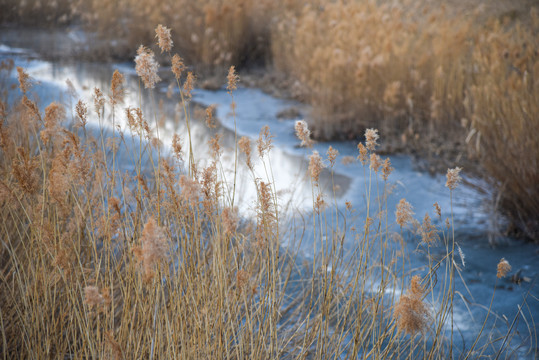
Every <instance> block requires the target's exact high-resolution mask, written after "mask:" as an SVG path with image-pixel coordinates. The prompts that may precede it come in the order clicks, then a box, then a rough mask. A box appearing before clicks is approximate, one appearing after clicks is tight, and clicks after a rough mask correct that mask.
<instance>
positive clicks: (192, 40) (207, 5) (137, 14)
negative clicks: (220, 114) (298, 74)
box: [78, 0, 286, 75]
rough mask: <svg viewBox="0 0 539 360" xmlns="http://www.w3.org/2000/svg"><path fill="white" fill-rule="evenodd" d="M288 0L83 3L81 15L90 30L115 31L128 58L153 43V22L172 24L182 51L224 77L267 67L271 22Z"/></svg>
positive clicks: (203, 69) (105, 33) (199, 68)
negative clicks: (232, 69)
mask: <svg viewBox="0 0 539 360" xmlns="http://www.w3.org/2000/svg"><path fill="white" fill-rule="evenodd" d="M285 2H286V1H267V0H264V1H253V0H233V1H220V0H203V1H189V0H179V1H177V0H164V1H156V0H152V1H145V2H141V1H137V0H128V1H123V2H110V1H103V0H91V1H86V2H83V3H82V4H80V6H79V7H78V12H79V13H80V14H81V16H82V18H83V20H84V22H85V24H87V26H89V28H90V29H94V30H96V31H97V32H98V33H99V34H101V35H102V36H103V37H105V38H109V37H110V34H111V33H114V34H115V37H116V38H117V39H121V41H120V44H121V46H122V49H115V51H118V52H123V53H124V55H125V54H130V52H131V51H132V50H131V49H133V48H134V47H135V46H138V44H139V43H140V42H141V41H142V42H144V43H149V42H150V41H151V40H152V39H151V35H149V34H151V33H152V30H153V28H152V25H149V24H154V23H163V24H171V25H173V26H174V29H175V32H174V34H173V41H174V44H175V46H176V49H178V52H179V53H181V54H182V56H183V57H184V58H185V60H186V61H187V62H188V63H190V64H194V66H196V69H197V71H198V72H200V73H201V74H205V75H212V74H216V73H217V74H223V73H224V71H226V69H228V68H229V67H230V66H231V65H235V66H240V67H244V66H247V65H250V66H252V65H253V64H258V65H261V66H264V65H265V64H266V63H267V62H268V60H269V58H268V56H269V31H270V25H271V20H272V17H273V14H276V13H277V12H278V11H279V9H280V8H281V6H284V5H282V4H283V3H285ZM119 19H120V21H119Z"/></svg>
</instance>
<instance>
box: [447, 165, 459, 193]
mask: <svg viewBox="0 0 539 360" xmlns="http://www.w3.org/2000/svg"><path fill="white" fill-rule="evenodd" d="M461 170H462V168H459V167H456V168H454V169H447V182H446V183H445V186H447V187H448V188H449V189H450V190H455V189H456V188H457V186H458V184H459V183H460V182H461V181H462V178H461V177H460V176H459V173H460V171H461Z"/></svg>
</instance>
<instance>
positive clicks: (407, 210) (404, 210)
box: [395, 199, 414, 227]
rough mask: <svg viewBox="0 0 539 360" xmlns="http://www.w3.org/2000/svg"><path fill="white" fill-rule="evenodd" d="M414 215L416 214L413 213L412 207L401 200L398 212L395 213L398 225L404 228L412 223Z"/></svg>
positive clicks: (404, 200)
mask: <svg viewBox="0 0 539 360" xmlns="http://www.w3.org/2000/svg"><path fill="white" fill-rule="evenodd" d="M413 215H414V212H413V211H412V205H411V204H410V203H409V202H408V201H406V199H401V200H400V201H399V203H398V204H397V211H396V212H395V217H396V218H397V224H399V225H400V226H401V227H404V226H405V225H406V224H408V223H409V222H411V221H412V216H413Z"/></svg>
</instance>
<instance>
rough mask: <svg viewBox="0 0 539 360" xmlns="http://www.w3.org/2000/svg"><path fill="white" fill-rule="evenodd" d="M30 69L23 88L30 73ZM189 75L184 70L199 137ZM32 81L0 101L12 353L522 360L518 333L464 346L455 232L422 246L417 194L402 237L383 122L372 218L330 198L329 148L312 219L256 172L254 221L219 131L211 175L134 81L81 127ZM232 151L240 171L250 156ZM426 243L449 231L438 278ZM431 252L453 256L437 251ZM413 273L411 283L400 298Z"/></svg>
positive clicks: (266, 154)
mask: <svg viewBox="0 0 539 360" xmlns="http://www.w3.org/2000/svg"><path fill="white" fill-rule="evenodd" d="M169 56H170V55H169ZM150 70H151V69H150ZM150 72H151V71H150ZM20 74H21V79H23V80H24V79H26V77H25V72H24V70H22V69H21V70H20ZM230 74H231V75H230V76H229V91H230V95H231V101H233V83H234V81H230V80H231V79H232V80H236V79H237V77H236V75H235V73H234V72H233V69H231V72H230ZM141 75H142V76H149V77H150V78H152V76H151V75H152V74H150V73H149V72H141ZM185 82H188V78H187V77H185V76H183V77H178V83H177V85H178V88H179V89H182V88H183V89H184V92H182V93H181V94H182V95H181V98H180V99H178V100H179V101H180V102H181V104H182V105H183V108H184V110H185V121H186V123H187V127H188V129H189V124H190V121H191V118H190V110H189V103H188V101H189V97H188V96H186V94H184V93H185V92H187V91H188V90H189V88H190V86H183V85H184V83H185ZM223 82H224V81H223ZM30 85H31V83H30ZM28 86H29V85H28V84H26V83H24V81H23V83H22V84H21V89H22V90H23V92H21V93H20V94H21V98H20V100H18V101H15V102H14V103H10V104H6V103H5V102H4V101H3V102H2V103H1V104H2V106H1V109H2V112H1V118H0V125H1V127H0V139H1V142H0V152H1V155H2V156H1V157H0V219H2V220H1V221H0V226H1V229H2V234H3V235H2V244H1V245H2V247H1V252H0V257H1V262H0V263H1V264H2V265H1V269H0V279H1V281H0V322H1V326H0V344H1V347H0V349H1V354H2V355H3V356H4V358H13V357H20V358H39V359H41V358H114V359H124V358H148V359H152V358H154V359H163V358H202V359H207V358H209V357H215V356H218V357H222V358H238V359H240V358H254V359H270V358H271V359H276V358H315V359H322V358H337V357H339V358H340V357H347V358H357V357H359V356H361V357H362V358H376V359H379V358H401V357H402V358H404V357H411V358H429V359H430V358H435V359H442V358H444V359H445V358H447V356H448V354H449V356H450V357H452V356H455V357H458V356H461V357H468V356H469V357H473V358H475V357H480V356H481V355H482V354H488V353H493V354H495V353H496V352H498V350H499V352H500V353H503V354H510V352H511V351H512V346H513V345H511V340H513V339H514V337H513V332H512V329H511V328H509V329H508V330H507V329H505V328H503V327H497V328H494V329H492V332H491V333H489V334H485V335H482V330H483V329H481V331H480V332H478V333H477V339H476V341H475V342H474V344H473V347H472V348H468V349H466V348H465V349H462V348H460V347H457V346H455V345H454V344H453V338H454V335H453V329H455V331H456V327H455V326H454V324H453V308H454V303H455V302H454V294H455V282H456V279H457V274H458V272H459V271H460V269H459V268H458V267H457V265H456V262H455V259H454V258H455V249H456V239H455V237H454V235H451V233H452V222H451V221H450V220H448V224H449V225H450V228H446V227H445V226H444V227H441V228H437V227H435V225H433V224H432V223H431V222H430V221H427V220H425V221H424V223H423V225H419V224H417V225H416V226H417V228H418V233H417V236H416V235H411V234H409V233H407V232H402V226H408V225H407V223H408V222H409V221H410V220H411V219H410V216H411V208H410V206H409V204H408V205H406V203H405V202H402V204H403V205H402V206H401V207H400V208H399V209H397V211H400V212H401V214H404V213H403V212H405V213H406V214H407V215H406V216H404V217H402V216H401V220H402V221H401V222H400V225H401V233H400V235H399V234H394V233H393V232H392V231H391V228H392V227H393V224H389V223H388V221H387V216H386V215H385V214H387V212H388V211H394V209H388V208H387V205H386V204H387V202H386V201H385V199H386V197H387V196H388V193H387V192H386V190H387V188H388V183H387V181H386V179H387V177H388V176H390V172H391V166H390V164H389V163H388V162H386V161H382V159H381V158H380V156H379V155H378V154H377V153H376V147H377V145H378V144H377V143H378V141H379V135H378V132H377V131H376V130H373V129H369V131H368V132H367V143H366V147H365V146H364V145H363V144H361V146H359V149H360V156H361V160H362V162H363V170H364V172H365V178H366V179H369V182H368V184H367V185H366V189H365V198H366V204H367V208H366V209H365V212H362V213H361V216H360V215H359V214H357V213H356V211H355V210H354V209H353V207H352V205H351V204H347V210H346V212H345V213H342V212H340V210H339V209H337V208H336V205H332V204H331V203H332V202H331V201H328V202H325V201H324V197H325V194H324V193H323V191H322V189H321V187H320V185H319V183H318V176H319V175H320V173H321V171H330V172H331V171H332V170H331V169H332V166H333V164H334V163H335V161H336V159H337V156H338V154H337V153H336V152H335V151H334V150H332V149H329V150H328V157H329V158H328V162H329V164H330V167H329V169H326V170H324V169H323V168H324V167H325V166H326V161H325V159H322V157H321V155H320V154H318V153H313V155H312V157H311V163H310V165H309V170H310V173H311V175H312V178H311V179H312V192H313V196H312V199H313V209H312V222H311V223H307V224H305V223H304V224H303V226H302V225H301V224H300V225H297V223H298V222H299V221H300V218H297V219H296V218H294V219H292V221H289V220H287V219H284V218H283V215H282V214H281V209H280V207H279V206H278V204H277V203H276V198H277V195H276V194H275V193H274V192H273V185H272V183H273V179H272V176H271V172H270V173H269V174H270V175H268V174H266V176H256V174H255V173H254V172H253V178H252V179H253V182H254V183H255V185H256V188H257V189H258V196H257V199H258V200H257V203H256V206H255V209H256V213H255V214H254V216H253V217H252V219H248V218H244V219H241V220H240V219H239V217H238V215H237V212H236V211H237V210H236V203H235V200H234V192H233V190H232V189H233V188H235V183H230V182H227V181H226V180H225V179H224V178H223V177H221V176H220V175H219V174H220V171H219V169H222V167H223V164H222V163H221V161H220V156H221V153H222V151H223V149H221V148H220V145H219V138H218V137H216V138H214V142H213V144H212V147H213V157H212V160H211V162H210V163H209V165H208V166H207V167H206V168H199V166H198V165H197V164H198V162H197V159H196V158H195V155H194V154H193V153H192V151H191V152H189V154H187V156H186V154H185V150H182V149H190V148H191V139H190V133H189V132H188V134H187V138H186V139H185V141H184V143H183V144H182V143H181V141H180V140H179V138H178V137H174V142H173V144H172V145H173V146H172V149H173V152H172V153H171V154H170V156H169V155H167V154H166V152H165V151H164V150H163V149H161V147H160V146H159V128H158V126H159V125H158V122H157V121H156V122H155V125H154V126H152V125H150V124H153V121H150V123H148V121H147V120H146V118H145V117H144V114H142V112H141V111H140V110H139V109H136V108H135V109H133V108H128V109H126V110H125V112H124V111H122V110H121V109H120V108H119V106H120V105H119V104H120V103H121V100H122V94H123V91H122V86H123V77H122V76H121V75H120V74H119V73H117V72H115V74H114V76H113V80H112V84H111V89H110V91H108V92H110V93H105V94H104V93H103V92H102V91H100V90H98V89H96V90H95V96H94V99H93V103H94V104H93V105H94V108H95V109H93V110H92V111H88V109H89V108H90V106H88V105H86V104H85V103H84V102H83V101H81V102H79V103H78V104H77V107H76V116H75V117H73V118H72V119H66V112H65V111H64V109H63V108H62V107H61V105H58V104H56V103H53V104H50V105H49V106H47V107H46V110H45V112H42V111H40V110H39V107H38V104H36V103H35V102H34V100H33V99H31V98H28V97H27V93H28V92H26V90H27V89H28ZM25 89H26V90H25ZM11 91H18V90H13V89H12V90H11ZM141 91H148V92H150V94H152V92H153V90H152V88H151V87H149V89H148V90H146V89H145V90H142V89H141ZM107 95H108V96H107ZM28 96H29V95H28ZM104 107H107V108H108V109H107V111H106V112H105V111H104ZM109 110H110V111H109ZM210 112H211V111H210ZM104 113H106V114H110V115H109V117H107V118H104V117H103V116H104V115H103V114H104ZM121 114H124V115H123V116H126V117H127V120H128V122H127V123H128V126H127V127H126V128H124V129H118V128H115V127H114V129H115V130H114V132H113V133H112V134H111V135H110V136H109V137H104V135H103V132H102V131H96V132H94V131H91V129H90V128H88V126H87V124H88V120H89V117H90V116H91V117H93V119H94V121H96V122H97V121H98V120H99V121H100V123H102V122H104V121H110V122H111V123H112V124H115V119H117V118H118V117H119V116H122V115H121ZM155 118H158V117H157V116H155ZM302 126H304V124H302ZM302 130H303V133H304V134H307V133H308V129H306V128H302ZM271 139H272V135H271V134H270V132H269V128H267V127H266V128H263V129H262V131H261V134H260V138H259V139H258V141H257V144H256V145H257V149H258V155H259V156H258V158H256V159H254V157H253V156H252V155H253V153H252V152H251V151H250V150H249V149H250V146H251V144H250V142H249V141H247V140H245V139H241V140H240V142H241V143H240V144H239V147H240V150H241V151H242V152H243V153H244V154H247V155H248V157H247V159H246V161H248V163H247V165H248V167H249V168H250V169H252V162H253V161H259V162H263V163H264V165H267V166H268V168H270V169H271V151H270V150H271V147H272V144H271ZM305 139H307V137H305ZM305 139H302V140H303V141H305ZM236 140H237V139H236ZM298 142H299V141H298ZM129 144H139V145H140V147H138V146H132V145H129ZM118 151H124V152H126V153H127V154H129V156H127V158H129V159H131V160H130V162H131V163H130V164H128V165H131V167H130V168H132V169H134V170H132V171H127V172H126V171H125V169H123V168H122V167H121V164H118V163H117V161H116V157H117V152H118ZM184 158H185V159H189V160H187V161H186V162H184V161H183V160H182V159H184ZM235 158H236V162H235V168H234V169H233V171H234V173H236V170H237V169H236V168H237V159H238V152H237V150H236V153H235ZM369 159H370V164H369V163H368V161H369ZM382 163H383V165H382ZM450 173H451V174H452V176H450V177H449V178H448V184H449V188H450V189H449V190H448V196H452V194H453V191H458V188H456V185H457V183H458V181H457V180H458V170H457V169H454V170H452V171H451V172H450ZM455 175H456V177H455ZM455 181H457V182H455ZM375 191H376V192H378V191H380V192H379V196H376V197H375V196H374V193H375ZM231 192H232V193H231ZM371 193H372V194H373V195H372V196H371ZM450 211H451V209H444V212H447V213H449V212H450ZM437 212H438V213H439V210H437ZM405 219H406V220H405ZM439 220H440V222H442V221H441V220H442V219H441V217H440V219H439ZM294 223H296V225H294ZM352 224H353V225H352ZM351 225H352V227H351ZM306 234H307V235H308V236H312V238H309V239H307V238H305V236H306ZM406 234H408V235H406ZM423 234H431V235H428V236H431V237H436V238H437V239H436V241H423V242H421V243H420V244H419V246H420V247H421V248H422V249H424V251H425V254H427V256H426V264H425V268H424V269H422V270H421V269H410V268H409V267H408V265H407V261H406V257H405V255H404V253H403V251H402V247H403V246H404V243H403V241H404V240H403V236H405V235H406V236H414V238H416V239H417V242H418V243H419V236H423ZM432 234H435V236H434V235H432ZM394 239H398V240H397V242H395V241H394ZM284 241H286V242H287V245H286V246H283V245H282V244H283V242H284ZM306 241H308V242H310V243H312V246H313V247H314V249H313V252H312V254H309V255H311V256H312V258H311V259H310V260H307V259H304V258H303V257H302V253H301V251H300V248H301V243H302V242H306ZM346 244H349V246H351V248H348V247H346V246H348V245H346ZM431 250H436V251H437V252H440V251H441V252H442V253H443V254H444V255H443V257H442V258H441V259H440V258H437V259H435V258H434V257H433V256H431V255H430V254H431ZM411 274H414V275H415V276H414V277H411V276H410V275H411ZM494 274H495V269H492V274H491V278H494ZM487 276H488V275H487ZM410 280H411V286H410V289H409V290H404V294H402V295H399V294H400V291H401V290H403V289H405V288H406V289H407V288H408V285H407V284H408V282H409V281H410ZM489 313H490V310H489ZM485 323H486V319H485ZM483 327H484V326H483ZM447 329H451V330H450V331H449V330H447ZM406 332H407V333H409V334H408V335H406ZM500 334H501V335H500ZM498 335H500V336H498ZM530 335H533V334H530ZM455 336H456V335H455ZM501 342H503V345H502V346H500V343H501ZM506 344H507V346H506ZM535 345H536V344H533V343H532V344H531V346H530V349H531V350H530V351H534V350H533V349H534V346H535ZM493 349H494V350H493ZM529 356H533V355H532V354H529Z"/></svg>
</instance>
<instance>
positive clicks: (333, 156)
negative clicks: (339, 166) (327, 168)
mask: <svg viewBox="0 0 539 360" xmlns="http://www.w3.org/2000/svg"><path fill="white" fill-rule="evenodd" d="M326 155H327V157H328V161H329V163H330V164H331V167H333V165H335V161H336V160H337V156H338V155H339V150H337V149H334V148H333V147H332V146H330V147H329V148H328V151H327V153H326Z"/></svg>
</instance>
